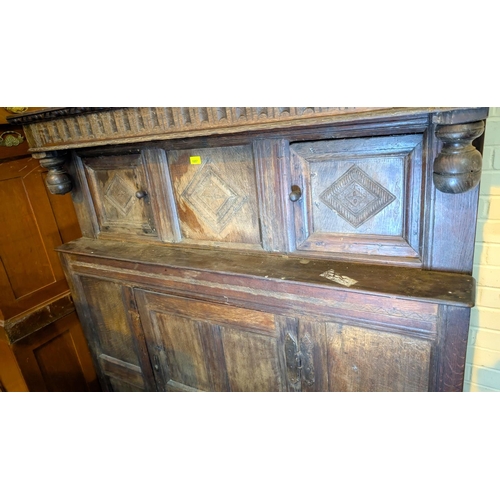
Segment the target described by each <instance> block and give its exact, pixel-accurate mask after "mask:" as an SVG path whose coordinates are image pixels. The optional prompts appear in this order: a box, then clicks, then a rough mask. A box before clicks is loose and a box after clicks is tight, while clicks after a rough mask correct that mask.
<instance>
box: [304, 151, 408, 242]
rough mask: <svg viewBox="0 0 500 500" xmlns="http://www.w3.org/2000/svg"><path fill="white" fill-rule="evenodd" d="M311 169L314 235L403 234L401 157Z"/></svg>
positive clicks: (319, 164)
mask: <svg viewBox="0 0 500 500" xmlns="http://www.w3.org/2000/svg"><path fill="white" fill-rule="evenodd" d="M310 168H311V188H312V199H313V200H314V203H313V206H314V208H313V224H314V230H315V232H326V233H346V234H353V233H354V234H384V235H390V236H402V235H403V203H402V200H403V198H404V174H405V170H404V161H403V159H402V158H366V159H363V160H351V161H326V162H317V163H312V164H311V165H310Z"/></svg>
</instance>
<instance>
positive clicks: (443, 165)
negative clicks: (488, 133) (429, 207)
mask: <svg viewBox="0 0 500 500" xmlns="http://www.w3.org/2000/svg"><path fill="white" fill-rule="evenodd" d="M483 132H484V121H478V122H473V123H462V124H457V125H441V126H438V127H437V130H436V136H437V137H438V138H439V139H440V140H441V142H442V143H443V148H442V150H441V152H440V153H439V155H438V156H437V157H436V160H435V161H434V175H433V178H434V185H435V186H436V188H437V189H439V191H442V192H443V193H452V194H457V193H465V192H466V191H469V190H470V189H473V188H474V187H476V186H477V185H478V184H479V180H480V178H481V167H482V156H481V153H480V152H479V151H478V150H477V149H476V148H475V147H474V146H473V145H472V141H473V140H474V139H476V138H477V137H479V136H481V135H482V134H483Z"/></svg>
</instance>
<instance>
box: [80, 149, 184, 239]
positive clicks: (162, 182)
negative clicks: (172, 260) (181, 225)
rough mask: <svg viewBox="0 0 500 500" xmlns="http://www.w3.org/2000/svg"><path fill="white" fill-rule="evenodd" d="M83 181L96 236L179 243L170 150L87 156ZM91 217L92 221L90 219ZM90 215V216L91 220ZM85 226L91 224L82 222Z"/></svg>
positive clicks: (82, 175)
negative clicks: (168, 156)
mask: <svg viewBox="0 0 500 500" xmlns="http://www.w3.org/2000/svg"><path fill="white" fill-rule="evenodd" d="M81 162H82V163H83V168H80V169H79V172H81V174H80V179H79V181H80V183H81V184H83V185H85V184H86V185H88V190H86V191H87V192H88V193H90V197H91V200H89V201H90V203H89V204H88V208H90V213H91V216H92V218H93V221H91V222H92V225H93V227H94V232H95V233H96V234H99V235H100V236H103V235H104V236H105V235H119V236H120V237H125V238H128V239H137V238H140V239H144V238H146V239H153V240H162V241H177V240H178V239H179V233H178V229H177V228H176V227H175V225H172V222H171V221H172V220H175V218H174V217H172V216H171V214H170V211H171V210H175V208H173V205H172V202H171V201H170V202H169V200H171V199H172V193H171V191H170V189H171V184H170V178H169V175H168V166H167V159H166V155H165V152H164V151H162V150H156V149H145V150H143V151H142V152H141V153H136V154H120V155H114V156H98V157H84V158H82V159H81ZM85 217H87V218H88V215H86V216H85ZM85 217H84V218H85ZM82 225H83V226H85V224H82Z"/></svg>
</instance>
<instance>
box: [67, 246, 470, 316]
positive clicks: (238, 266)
mask: <svg viewBox="0 0 500 500" xmlns="http://www.w3.org/2000/svg"><path fill="white" fill-rule="evenodd" d="M58 251H59V252H62V253H66V254H74V255H79V256H80V260H81V258H82V256H88V257H89V264H88V265H90V266H92V265H93V264H92V263H97V264H96V265H111V266H113V264H112V263H111V262H106V261H115V262H118V263H119V264H118V267H119V269H121V270H125V272H126V273H130V274H131V275H133V274H134V273H137V274H140V273H153V274H154V275H157V276H158V277H162V276H163V277H165V276H169V275H171V274H172V273H174V274H176V275H179V273H180V275H182V276H183V277H184V278H185V277H186V276H187V277H189V276H192V278H193V280H200V279H203V278H206V279H208V280H209V279H211V278H210V277H211V276H213V275H214V274H215V275H217V276H219V278H218V279H220V275H226V276H227V280H228V281H227V282H228V285H229V286H244V284H245V283H246V281H245V280H247V279H250V280H251V279H252V278H259V279H261V278H266V279H267V280H268V281H266V282H264V283H268V284H269V290H271V289H275V288H276V289H279V291H280V292H286V289H287V287H290V291H291V293H293V285H294V284H297V283H299V284H307V285H308V286H313V287H320V288H323V289H336V290H341V291H345V292H351V291H352V292H356V293H364V294H368V295H383V296H390V297H394V298H403V299H404V298H410V297H411V298H412V300H419V301H422V302H432V303H442V304H448V305H455V306H459V307H472V306H473V304H474V279H473V278H472V276H468V275H464V274H458V273H448V272H441V271H439V272H437V271H426V270H422V269H414V268H404V267H400V266H387V265H371V264H362V263H356V262H346V261H342V262H341V261H332V260H315V259H304V258H298V257H291V256H289V255H286V254H264V253H263V254H256V253H252V252H241V251H229V250H227V249H224V250H220V249H189V248H185V249H183V250H182V251H179V249H178V248H172V247H165V246H161V245H155V244H149V245H148V244H142V243H129V242H127V244H126V245H124V244H123V242H120V241H102V240H94V239H90V238H81V239H79V240H76V241H73V242H71V243H68V244H66V245H63V246H61V247H59V248H58ZM103 261H104V262H103ZM99 262H100V264H99ZM261 283H262V282H261ZM266 289H267V288H266Z"/></svg>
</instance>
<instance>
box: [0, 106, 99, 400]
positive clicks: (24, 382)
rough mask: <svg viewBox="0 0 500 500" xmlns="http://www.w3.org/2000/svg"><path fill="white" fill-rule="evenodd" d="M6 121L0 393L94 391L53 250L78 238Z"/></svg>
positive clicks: (1, 124)
mask: <svg viewBox="0 0 500 500" xmlns="http://www.w3.org/2000/svg"><path fill="white" fill-rule="evenodd" d="M9 115H11V116H12V115H13V116H15V115H14V114H13V113H12V112H10V109H9V108H7V109H4V108H0V228H1V236H0V390H1V391H89V390H98V389H99V384H98V380H97V376H96V373H95V370H94V367H93V364H92V359H91V356H90V353H89V351H88V346H87V343H86V341H85V338H84V336H83V332H82V328H81V325H80V322H79V320H78V317H77V315H76V312H75V307H74V304H73V302H72V300H71V296H70V292H69V289H68V284H67V282H66V279H65V276H64V272H63V269H62V267H61V263H60V260H59V258H58V255H57V253H56V252H55V250H54V248H55V247H58V246H60V245H61V244H62V243H64V242H67V241H71V240H74V239H76V238H78V237H79V236H81V233H80V228H79V226H78V220H77V218H76V214H75V210H74V208H73V205H72V203H71V200H70V199H68V198H64V197H55V196H51V195H50V194H49V193H48V192H47V189H46V187H45V177H46V175H47V171H46V169H44V168H42V167H41V166H40V164H39V162H38V160H36V159H34V158H32V157H31V155H29V154H28V153H27V151H28V143H27V141H26V140H25V138H24V135H23V130H22V127H20V126H12V125H8V124H7V121H6V120H5V117H6V116H9Z"/></svg>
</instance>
